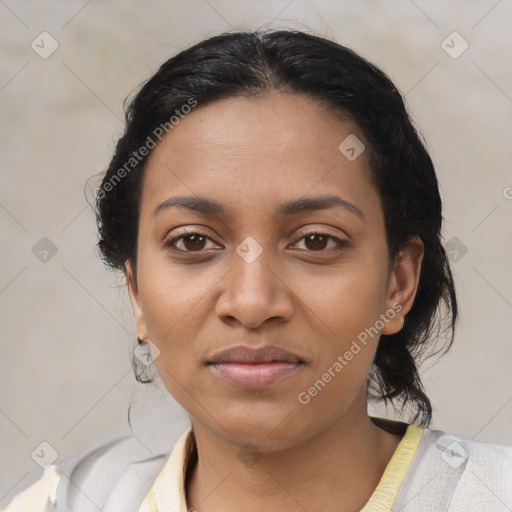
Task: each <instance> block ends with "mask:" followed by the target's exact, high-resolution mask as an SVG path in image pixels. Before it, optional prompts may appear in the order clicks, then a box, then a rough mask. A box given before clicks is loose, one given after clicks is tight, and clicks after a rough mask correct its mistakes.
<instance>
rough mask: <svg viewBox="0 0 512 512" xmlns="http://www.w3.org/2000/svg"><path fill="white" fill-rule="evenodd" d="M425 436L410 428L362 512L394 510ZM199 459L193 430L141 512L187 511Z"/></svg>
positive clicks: (170, 459) (176, 448)
mask: <svg viewBox="0 0 512 512" xmlns="http://www.w3.org/2000/svg"><path fill="white" fill-rule="evenodd" d="M422 435H423V429H421V428H419V427H416V426H415V425H408V426H407V429H406V431H405V434H404V436H403V437H402V440H401V441H400V443H399V445H398V447H397V449H396V450H395V453H394V454H393V456H392V457H391V460H390V461H389V463H388V465H387V467H386V469H385V471H384V473H383V475H382V477H381V479H380V482H379V484H378V485H377V487H376V488H375V491H374V492H373V493H372V495H371V496H370V499H369V500H368V502H367V503H366V505H365V506H364V507H363V509H362V510H361V512H388V511H389V510H390V509H391V506H392V505H393V501H394V500H395V497H396V494H397V492H398V489H399V487H400V484H401V483H402V480H403V479H404V476H405V474H406V473H407V470H408V468H409V466H410V463H411V461H412V459H413V457H414V454H415V453H416V451H417V448H418V445H419V443H420V440H421V438H422ZM196 457H197V448H196V443H195V438H194V432H193V431H192V428H190V427H189V428H188V429H187V430H186V431H185V432H184V433H183V434H182V435H181V437H180V438H179V439H178V442H177V443H176V444H175V445H174V448H173V449H172V451H171V454H170V455H169V457H168V459H167V461H166V463H165V465H164V467H163V469H162V470H161V471H160V473H159V475H158V477H157V478H156V480H155V483H154V484H153V486H152V488H151V490H150V491H149V493H148V494H147V495H146V497H145V498H144V501H143V503H142V505H141V507H140V508H139V511H138V512H171V511H172V512H187V503H186V496H185V479H186V474H187V469H188V468H189V462H190V461H191V460H192V459H193V458H196Z"/></svg>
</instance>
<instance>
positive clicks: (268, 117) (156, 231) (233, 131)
mask: <svg viewBox="0 0 512 512" xmlns="http://www.w3.org/2000/svg"><path fill="white" fill-rule="evenodd" d="M351 134H353V135H356V136H357V137H358V138H359V139H360V140H364V139H363V135H362V134H361V133H360V130H359V129H358V128H357V126H355V125H354V124H352V123H350V122H348V121H347V122H344V121H340V120H339V119H336V118H334V117H331V114H330V113H329V112H327V111H326V110H325V109H324V107H322V106H321V105H319V104H318V103H316V102H315V101H313V100H311V99H308V98H305V97H302V96H298V95H285V94H277V93H276V94H269V95H267V96H264V97H260V98H254V97H253V98H230V99H226V100H221V101H217V102H214V103H212V104H210V105H208V106H205V107H201V106H200V105H199V106H198V107H197V108H196V109H195V110H194V111H192V113H190V114H189V115H188V116H186V117H184V118H183V119H181V120H180V122H179V125H177V126H175V127H174V129H173V131H172V132H170V133H169V135H167V138H165V139H163V141H162V142H161V143H160V144H159V145H158V146H157V147H156V148H155V149H154V150H153V153H152V154H151V156H150V157H149V160H148V163H147V167H146V171H145V176H144V181H143V185H142V195H141V205H140V219H139V235H138V260H137V269H136V277H135V275H134V272H133V270H134V269H133V268H132V267H131V265H130V264H129V263H128V264H127V266H126V274H127V280H128V287H129V294H130V299H131V303H132V308H133V312H134V317H135V322H136V328H137V334H138V335H139V336H140V337H141V338H143V339H149V340H151V341H152V342H153V343H154V345H155V346H156V347H157V348H158V351H159V354H158V357H156V359H155V365H156V368H157V371H158V373H159V375H160V376H161V378H162V381H163V383H164V384H165V386H166V387H167V389H168V391H169V392H170V393H171V394H172V395H173V397H174V398H175V399H176V400H177V401H178V402H179V403H180V404H181V405H182V406H183V407H184V409H185V410H186V411H187V412H188V413H189V415H190V417H191V420H192V423H193V424H194V423H195V424H196V425H201V426H202V427H204V428H206V429H208V430H209V431H211V432H213V433H215V434H217V435H218V436H220V437H222V438H224V439H226V440H229V441H231V442H235V443H240V444H246V443H253V444H257V445H258V446H259V448H260V449H261V450H265V449H268V450H271V449H278V448H283V447H285V446H291V445H294V444H296V443H299V442H301V441H304V440H306V439H308V438H309V437H311V436H314V435H315V434H317V433H318V432H320V431H322V430H323V429H325V428H327V427H328V426H329V425H332V424H335V423H336V422H340V421H357V418H360V416H361V414H366V380H367V373H368V370H369V367H370V365H371V362H372V360H373V358H374V355H375V350H376V347H377V342H378V339H379V336H380V334H381V333H384V334H392V333H394V332H397V331H399V330H400V328H401V327H402V319H403V316H404V315H405V314H406V313H407V311H408V310H409V309H410V307H411V305H412V301H413V299H414V294H415V292H416V289H417V284H418V278H419V270H420V265H421V258H422V246H421V241H418V240H416V242H415V243H411V244H409V245H408V246H407V247H406V248H404V251H403V252H402V255H401V256H402V258H401V259H400V260H397V263H396V264H392V265H391V267H389V266H388V265H389V260H388V256H387V243H386V233H385V227H384V216H383V211H382V207H381V203H380V199H379V195H378V194H377V191H376V190H375V189H374V187H373V186H372V183H371V180H370V178H369V167H368V161H367V155H366V153H365V152H363V153H362V154H361V155H360V156H359V157H358V158H356V159H353V158H351V159H349V158H347V157H346V156H345V154H344V153H342V152H341V151H340V149H338V146H339V145H340V143H341V142H342V141H343V140H344V139H346V137H348V136H349V135H351ZM349 140H350V139H349ZM348 155H349V156H352V155H351V154H350V152H349V153H348ZM184 196H187V197H188V198H189V199H187V200H183V197H184ZM177 198H181V200H180V201H178V200H177ZM199 199H202V200H204V201H199ZM177 202H179V203H181V204H176V203H177ZM390 268H391V270H390ZM365 334H366V337H365ZM240 345H242V346H245V347H246V348H248V349H251V348H262V347H265V346H267V345H272V346H275V347H278V349H281V350H282V351H287V353H289V354H288V357H284V359H285V360H284V361H283V360H282V359H283V357H282V352H279V351H276V350H274V351H270V352H272V353H273V354H274V355H276V354H277V356H276V359H281V361H280V362H274V363H271V362H268V361H267V363H266V364H263V363H261V360H260V364H250V365H249V364H248V363H247V361H245V360H244V361H240V359H239V358H240V357H242V356H243V354H242V355H240V353H235V354H232V360H231V362H227V361H226V359H220V360H219V358H218V356H219V354H221V352H223V351H224V350H226V349H229V348H233V347H236V346H240ZM155 353H156V351H155ZM267 355H268V354H267ZM237 358H238V359H237ZM235 360H236V362H235ZM212 361H217V363H218V364H210V363H211V362H212ZM219 361H221V362H222V361H223V362H224V364H220V363H219ZM297 361H298V362H297ZM252 363H254V361H253V360H252ZM250 366H252V368H251V367H250Z"/></svg>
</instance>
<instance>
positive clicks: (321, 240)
mask: <svg viewBox="0 0 512 512" xmlns="http://www.w3.org/2000/svg"><path fill="white" fill-rule="evenodd" d="M328 239H329V237H327V236H325V235H319V234H313V235H308V236H306V237H304V240H305V244H306V247H307V248H308V249H311V250H312V251H323V250H324V249H325V245H326V243H327V240H328Z"/></svg>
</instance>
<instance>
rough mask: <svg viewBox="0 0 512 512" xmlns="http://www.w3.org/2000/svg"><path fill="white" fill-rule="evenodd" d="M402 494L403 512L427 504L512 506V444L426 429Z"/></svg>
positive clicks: (472, 507) (477, 507)
mask: <svg viewBox="0 0 512 512" xmlns="http://www.w3.org/2000/svg"><path fill="white" fill-rule="evenodd" d="M398 497H399V499H398V500H397V503H396V507H399V505H400V506H403V507H404V508H403V512H406V511H408V510H414V508H415V507H416V510H417V509H418V507H421V506H423V507H425V506H426V505H427V504H428V505H429V506H430V505H433V506H434V509H436V510H437V509H439V510H446V511H450V512H452V511H453V512H458V511H461V512H462V511H464V512H470V511H479V512H484V511H489V512H491V511H492V512H496V511H497V510H502V509H503V510H507V508H506V507H512V447H511V446H504V445H501V444H492V443H485V442H481V441H475V440H472V439H465V438H463V437H459V436H456V435H453V434H450V433H447V432H444V431H441V430H434V429H423V434H422V437H421V440H420V442H419V444H418V447H417V450H416V453H415V455H414V458H413V460H412V462H411V464H410V466H409V470H408V471H407V474H406V477H405V478H404V480H403V482H402V485H401V488H400V493H399V496H398ZM434 502H435V503H434ZM505 504H506V505H505ZM396 507H395V508H393V510H398V509H399V508H400V507H399V508H396ZM411 507H412V508H411ZM435 507H437V508H435ZM434 509H432V510H434ZM429 510H430V509H429Z"/></svg>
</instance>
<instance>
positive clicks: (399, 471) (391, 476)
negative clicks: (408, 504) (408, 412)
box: [360, 425, 423, 512]
mask: <svg viewBox="0 0 512 512" xmlns="http://www.w3.org/2000/svg"><path fill="white" fill-rule="evenodd" d="M422 435H423V429H422V428H419V427H417V426H416V425H409V426H408V427H407V430H406V432H405V435H404V437H403V438H402V440H401V441H400V443H399V445H398V447H397V449H396V450H395V453H394V454H393V457H391V460H390V461H389V463H388V465H387V466H386V469H385V471H384V474H383V475H382V477H381V479H380V482H379V484H378V485H377V487H376V488H375V491H373V494H372V495H371V496H370V499H369V500H368V501H367V503H366V505H365V506H364V507H363V508H362V509H361V510H360V512H389V511H390V510H391V506H392V505H393V502H394V501H395V498H396V494H397V492H398V489H399V487H400V485H401V483H402V480H403V479H404V476H405V473H406V472H407V470H408V469H409V465H410V463H411V461H412V458H413V457H414V454H415V453H416V450H417V448H418V445H419V442H420V440H421V436H422Z"/></svg>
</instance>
